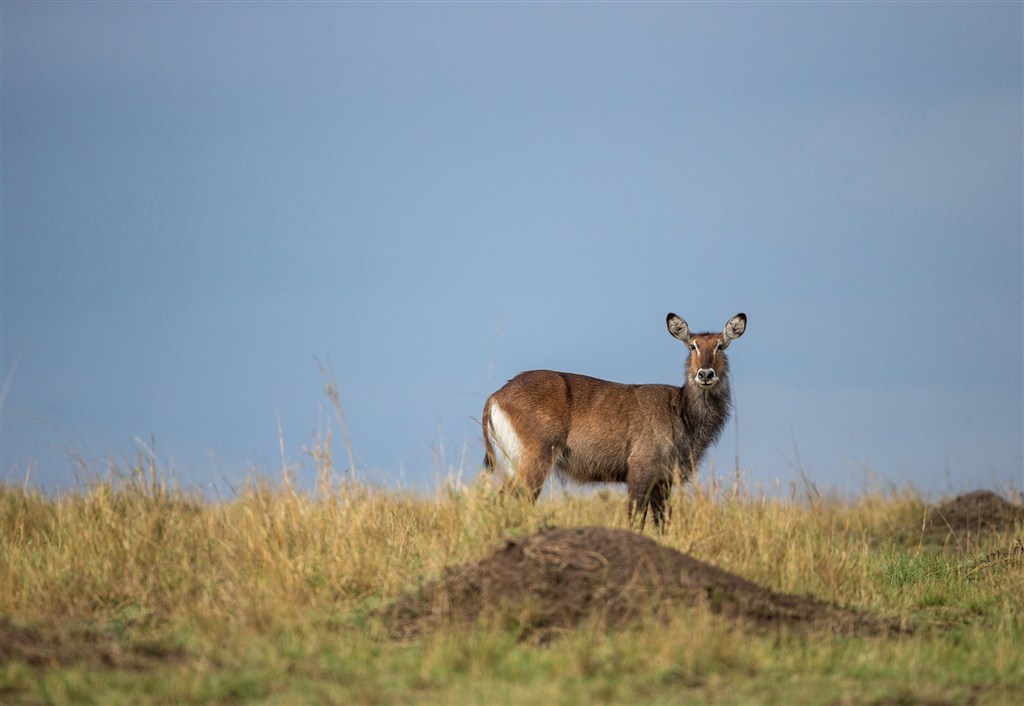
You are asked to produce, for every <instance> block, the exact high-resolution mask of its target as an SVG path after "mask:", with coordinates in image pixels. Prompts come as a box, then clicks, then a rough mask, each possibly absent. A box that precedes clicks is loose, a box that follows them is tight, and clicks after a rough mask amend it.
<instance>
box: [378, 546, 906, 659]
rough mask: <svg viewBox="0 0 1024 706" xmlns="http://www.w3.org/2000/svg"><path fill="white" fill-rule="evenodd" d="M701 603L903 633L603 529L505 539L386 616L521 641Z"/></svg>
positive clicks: (616, 624)
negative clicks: (493, 625)
mask: <svg viewBox="0 0 1024 706" xmlns="http://www.w3.org/2000/svg"><path fill="white" fill-rule="evenodd" d="M699 603H704V604H706V605H707V606H709V607H710V609H711V610H712V611H713V612H715V613H720V614H723V615H725V616H727V617H730V618H736V619H742V620H745V621H747V622H752V623H754V624H758V625H771V624H804V625H809V626H813V627H815V628H819V629H825V630H829V631H832V632H838V633H862V634H878V633H885V632H892V631H898V630H899V629H900V628H899V627H898V626H897V625H896V624H894V623H890V622H886V621H882V620H879V619H877V618H875V617H872V616H869V615H865V614H862V613H857V612H855V611H852V610H848V609H844V608H840V607H838V606H835V605H832V604H830V603H825V602H823V601H819V600H817V599H815V598H812V597H810V596H795V595H788V594H782V593H775V592H774V591H771V590H769V589H767V588H763V587H761V586H758V585H756V584H754V583H752V582H750V581H747V580H746V579H744V578H742V577H740V576H737V575H735V574H731V573H729V572H728V571H723V570H722V569H719V568H717V567H714V566H711V565H710V564H706V563H704V562H702V561H699V560H697V559H694V558H693V557H690V556H688V555H686V554H683V553H681V552H678V551H675V550H674V549H670V548H668V547H663V546H661V545H660V544H658V543H657V542H655V541H653V540H652V539H649V538H647V537H644V536H642V535H640V534H637V533H635V532H630V531H627V530H621V529H611V528H606V527H582V528H572V529H552V530H543V531H540V532H537V533H535V534H532V535H529V536H526V537H520V538H516V539H510V540H508V541H506V542H505V544H504V545H503V546H501V547H499V548H498V549H497V550H496V551H494V552H493V553H492V554H491V555H489V556H487V557H485V558H483V559H481V560H480V561H477V562H475V563H472V564H466V565H463V566H459V567H456V568H452V569H448V570H447V571H446V572H445V574H444V576H442V577H441V578H440V579H439V580H437V581H434V582H431V583H428V584H427V585H425V586H424V587H423V588H422V589H421V590H420V591H419V592H417V593H415V594H412V595H409V596H406V597H404V598H402V599H400V600H398V601H397V602H396V603H394V604H392V605H391V606H390V607H389V608H388V609H387V610H386V611H385V616H384V617H385V622H386V623H387V624H388V626H389V628H390V629H391V630H392V632H393V634H395V635H396V636H397V637H400V638H405V637H412V636H415V635H417V634H420V633H421V632H423V631H425V630H427V629H431V628H436V627H440V626H442V625H444V624H456V625H460V624H461V625H468V624H472V623H474V622H476V621H477V620H480V619H485V620H487V619H490V620H502V621H504V622H505V623H506V624H509V626H510V627H514V628H515V629H516V630H518V631H519V634H520V636H521V637H522V638H523V639H537V638H538V637H539V639H541V640H543V639H545V638H546V637H547V636H549V635H551V634H552V633H554V632H557V631H558V630H564V629H570V628H573V627H575V626H577V625H579V624H580V623H582V622H583V621H585V620H588V619H595V618H596V619H598V620H600V621H601V622H602V623H603V624H604V625H606V626H607V627H609V628H611V629H617V628H622V627H624V626H626V625H628V624H629V623H632V622H634V621H636V620H639V619H641V618H643V617H645V616H647V615H655V616H659V617H662V618H667V617H669V615H670V614H671V613H673V612H678V608H679V607H680V606H694V605H697V604H699Z"/></svg>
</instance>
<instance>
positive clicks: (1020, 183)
mask: <svg viewBox="0 0 1024 706" xmlns="http://www.w3.org/2000/svg"><path fill="white" fill-rule="evenodd" d="M1022 8H1024V6H1022V5H1021V4H1020V3H941V4H938V3H906V4H902V3H880V4H879V3H820V4H804V3H792V4H773V3H756V4H753V3H728V4H725V3H723V4H717V3H707V4H703V3H680V4H675V3H652V4H639V3H629V4H619V3H605V4H588V3H564V4H539V3H507V4H506V3H480V4H462V3H455V4H446V3H445V4H442V3H438V4H434V3H394V4H377V3H370V4H350V3H173V2H172V3H63V2H54V3H20V2H4V3H3V4H2V6H0V20H2V22H0V32H2V47H0V52H2V66H0V71H2V75H0V78H2V84H0V149H2V160H0V197H2V209H0V237H2V240H0V256H2V258H0V275H2V282H0V314H2V319H0V371H2V375H3V379H4V385H5V387H4V397H3V407H2V417H0V421H2V430H0V441H2V459H0V471H2V477H3V479H4V480H6V481H9V482H20V481H21V480H22V479H23V478H24V477H25V476H26V473H30V475H31V478H32V479H33V480H34V481H35V482H37V483H39V484H41V485H44V486H46V487H51V488H52V487H62V486H69V485H71V484H73V483H74V482H75V479H76V478H77V477H78V476H79V475H80V470H79V467H78V462H77V461H76V459H81V460H84V461H85V463H87V464H88V465H89V467H90V468H91V469H94V470H95V471H99V472H102V470H103V469H104V468H105V467H106V462H107V460H108V459H111V458H114V459H121V458H124V457H132V456H134V454H135V451H136V449H138V448H140V446H141V445H143V444H145V445H148V444H149V443H150V440H151V439H152V438H155V440H156V447H157V454H158V456H159V458H160V461H161V463H162V464H163V465H164V466H165V467H169V468H170V469H172V470H173V472H174V473H175V474H176V475H177V476H178V477H179V478H181V479H183V480H184V481H185V482H187V483H190V484H195V485H198V486H204V487H208V486H209V485H210V484H217V485H219V486H220V487H224V485H225V484H228V485H230V484H237V483H238V482H240V481H241V480H242V479H243V478H244V477H245V476H246V475H248V474H252V473H267V474H270V475H275V474H277V471H278V469H279V468H280V465H281V460H280V450H279V443H280V442H282V441H283V444H284V449H285V456H286V458H287V460H288V462H289V463H293V464H295V465H297V466H298V467H299V471H298V474H299V476H300V477H301V478H303V479H305V480H308V479H310V478H312V476H313V470H312V464H311V463H310V461H309V458H308V456H307V455H306V454H305V453H304V451H303V449H305V448H309V447H310V446H312V445H313V443H314V439H315V437H316V434H317V429H318V427H319V425H320V424H321V420H327V419H328V418H330V417H332V416H333V410H332V408H331V404H330V401H329V400H328V399H327V398H326V396H325V394H324V392H323V381H322V379H321V375H320V370H319V367H318V363H317V361H318V360H319V361H321V362H326V361H327V360H330V362H331V365H332V366H333V369H334V372H335V375H336V379H337V383H338V388H339V392H340V397H341V401H342V403H343V405H344V410H345V417H346V423H347V425H346V426H347V431H348V434H349V436H350V438H351V442H352V448H353V451H354V453H355V456H356V461H357V466H358V468H359V471H360V473H361V474H362V475H363V476H364V477H370V478H373V479H375V480H376V481H378V482H380V483H383V484H385V485H388V486H394V485H397V484H399V483H400V484H402V485H403V486H406V487H419V488H431V487H433V485H434V484H435V481H436V478H437V477H438V475H439V474H441V475H444V474H447V473H448V472H449V471H450V470H451V469H453V468H455V469H458V468H459V467H461V468H462V469H463V474H464V476H465V477H466V479H472V477H474V476H475V473H476V471H477V468H478V466H479V462H480V459H481V458H482V446H481V443H480V440H479V429H478V427H477V423H476V421H475V420H476V419H478V418H479V415H480V410H481V408H482V405H483V401H484V399H485V398H486V396H487V394H488V393H489V392H491V391H493V390H494V389H496V388H497V387H499V386H500V385H501V384H503V383H504V381H505V380H507V379H508V378H510V377H512V376H513V375H515V374H516V373H518V372H519V371H521V370H526V369H532V368H553V369H560V370H571V371H575V372H581V373H586V374H590V375H595V376H598V377H604V378H607V379H612V380H618V381H623V382H665V383H677V384H678V383H681V381H682V367H683V364H684V360H683V358H684V351H683V349H682V346H681V345H680V344H679V343H678V342H677V341H675V340H673V339H672V338H671V337H670V336H669V334H668V333H667V331H666V330H665V324H664V319H665V315H666V313H668V312H669V311H674V312H676V313H678V314H680V315H682V316H683V317H684V318H686V319H687V320H688V321H689V322H690V324H691V326H692V327H693V328H695V329H697V330H707V329H712V330H719V329H720V328H721V327H722V326H723V325H724V324H725V321H726V320H727V319H728V318H729V317H730V316H731V315H733V314H735V313H736V312H739V311H744V312H746V313H747V315H748V317H749V325H748V328H747V333H746V335H745V336H744V338H743V339H742V340H740V341H738V342H737V343H736V344H735V345H734V346H732V347H731V348H730V358H731V362H732V371H733V375H734V389H735V393H736V399H737V404H738V411H739V420H740V423H739V430H738V433H737V431H736V430H735V428H734V427H732V426H730V428H729V430H728V431H727V432H726V433H725V434H724V435H723V439H722V441H721V442H720V443H719V445H718V447H717V449H716V450H715V451H714V452H713V454H712V455H711V458H710V459H709V462H710V463H713V464H714V466H715V468H716V469H718V470H720V471H724V472H728V473H731V472H732V469H733V466H734V457H735V453H736V449H737V446H738V449H739V453H740V465H741V469H742V470H743V472H744V474H745V475H746V477H747V478H748V480H749V481H751V482H752V483H755V484H762V485H764V486H766V487H769V488H771V487H774V485H775V484H776V483H779V484H780V485H781V487H783V488H786V487H788V484H789V482H790V481H792V480H794V479H796V478H798V477H799V475H800V473H801V472H802V473H803V474H804V475H805V476H806V477H808V478H809V479H811V480H813V481H814V482H816V483H817V484H818V485H819V486H820V487H833V488H837V489H839V490H856V489H858V488H860V487H862V486H863V484H864V480H865V477H866V475H867V474H870V475H871V476H872V477H874V478H876V479H878V480H879V481H880V482H882V483H883V484H888V483H892V484H896V485H903V484H905V483H908V482H909V483H913V484H914V485H916V486H917V487H918V488H920V489H922V490H924V491H926V492H929V493H944V492H951V491H956V490H961V489H966V488H973V487H981V486H985V487H1004V488H1005V487H1014V488H1018V489H1019V488H1021V486H1024V470H1022V468H1024V450H1022V447H1024V441H1022V435H1024V431H1022V429H1024V411H1022V408H1024V403H1022V399H1024V370H1022V368H1024V362H1022V361H1024V223H1022V218H1024V217H1022V213H1024V196H1022V194H1024V176H1022V163H1024V159H1022V132H1024V128H1022V126H1024V97H1022V86H1024V68H1022V67H1024V50H1022V32H1021V26H1022V22H1024V17H1022V12H1024V10H1022ZM279 429H280V434H279ZM334 430H335V432H336V434H337V432H338V427H337V422H336V421H335V422H334ZM337 442H338V445H339V447H338V448H336V453H337V455H338V458H339V465H341V466H344V465H345V462H344V461H343V460H341V459H342V457H343V456H344V454H343V453H341V449H340V435H339V438H338V439H337Z"/></svg>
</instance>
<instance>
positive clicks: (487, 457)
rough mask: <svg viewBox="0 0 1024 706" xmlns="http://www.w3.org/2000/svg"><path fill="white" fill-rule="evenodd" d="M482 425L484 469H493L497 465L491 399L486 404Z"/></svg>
mask: <svg viewBox="0 0 1024 706" xmlns="http://www.w3.org/2000/svg"><path fill="white" fill-rule="evenodd" d="M480 425H481V426H482V427H483V429H484V469H485V470H487V471H493V470H494V465H495V459H494V446H493V445H492V444H491V400H490V399H488V400H487V402H486V404H484V414H483V418H482V419H481V422H480Z"/></svg>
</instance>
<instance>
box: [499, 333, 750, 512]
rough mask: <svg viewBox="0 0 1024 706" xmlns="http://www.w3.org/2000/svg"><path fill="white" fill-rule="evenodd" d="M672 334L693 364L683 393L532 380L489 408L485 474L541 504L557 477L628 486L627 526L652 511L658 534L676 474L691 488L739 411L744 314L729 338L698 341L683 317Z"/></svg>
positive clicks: (551, 376)
mask: <svg viewBox="0 0 1024 706" xmlns="http://www.w3.org/2000/svg"><path fill="white" fill-rule="evenodd" d="M666 324H667V325H668V332H669V333H670V334H671V335H672V336H673V337H675V338H677V339H679V340H680V341H682V342H683V344H684V345H685V346H686V347H687V349H688V354H689V359H688V362H687V366H686V378H685V380H684V381H683V385H682V386H681V387H674V386H672V385H656V384H655V385H627V384H622V383H617V382H610V381H608V380H599V379H597V378H593V377H589V376H586V375H579V374H576V373H560V372H554V371H551V370H530V371H527V372H524V373H520V374H519V375H517V376H515V377H514V378H512V379H511V380H509V381H508V382H507V383H506V384H505V386H504V387H502V388H501V389H500V390H498V391H497V392H495V393H494V394H492V395H491V396H490V397H488V398H487V402H486V403H485V404H484V411H483V417H482V419H481V422H482V426H483V434H484V451H485V455H484V466H485V469H486V470H487V471H490V472H493V471H494V469H495V468H496V467H497V466H498V461H499V459H498V456H497V454H496V453H495V447H497V450H498V452H500V454H501V459H500V460H501V464H502V466H503V467H504V469H505V481H504V484H503V486H502V492H506V491H511V492H515V493H517V494H525V495H526V496H527V497H530V498H531V499H532V500H534V501H535V500H536V499H537V496H538V495H540V491H541V488H542V487H543V486H544V481H545V480H546V479H547V477H548V475H549V474H550V472H551V470H552V469H556V470H557V471H558V472H560V473H562V474H563V475H565V476H567V477H569V478H571V479H573V480H576V481H578V482H582V483H625V484H626V488H627V491H628V494H629V517H630V520H631V521H632V520H633V519H634V516H635V514H636V513H640V529H641V530H643V527H644V524H645V523H646V520H647V512H648V509H650V512H651V514H652V515H653V517H654V523H655V526H656V527H659V528H661V527H662V526H663V524H664V521H665V503H666V501H667V500H668V498H669V496H670V494H671V491H672V481H673V478H674V477H675V475H676V474H679V476H680V478H681V479H682V480H683V481H685V480H686V479H687V478H688V477H689V475H690V474H691V473H692V472H694V471H695V470H696V468H697V465H698V464H699V463H700V462H701V459H702V458H703V456H704V453H705V452H706V451H707V449H708V447H709V446H711V445H712V444H713V443H714V442H715V441H716V439H717V438H718V436H719V434H721V433H722V429H723V427H724V426H725V422H726V419H728V416H729V409H730V406H731V403H732V396H731V390H730V388H729V361H728V360H727V359H726V356H725V349H726V348H728V347H729V344H730V343H732V342H733V341H734V340H736V339H737V338H739V337H740V336H742V335H743V332H744V330H745V329H746V327H747V316H746V314H737V315H736V316H734V317H732V318H731V319H729V321H728V323H726V325H725V329H723V331H722V333H691V331H690V327H689V325H688V324H687V323H686V321H684V320H683V319H681V318H680V317H678V316H676V315H675V314H669V315H668V317H667V318H666Z"/></svg>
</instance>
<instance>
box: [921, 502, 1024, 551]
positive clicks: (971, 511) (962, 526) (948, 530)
mask: <svg viewBox="0 0 1024 706" xmlns="http://www.w3.org/2000/svg"><path fill="white" fill-rule="evenodd" d="M1017 523H1024V506H1021V505H1015V504H1014V503H1011V502H1009V501H1008V500H1006V499H1005V498H1003V497H1002V496H1001V495H998V494H996V493H993V492H991V491H988V490H975V491H973V492H970V493H965V494H964V495H959V496H957V497H955V498H953V499H952V500H947V501H946V502H944V503H942V504H940V505H936V506H934V507H932V508H930V509H929V511H928V514H927V517H926V519H925V524H924V538H925V540H927V541H932V542H949V541H963V540H965V539H966V538H968V537H971V536H973V537H977V536H978V535H980V534H983V533H986V532H1006V531H1010V530H1012V529H1013V528H1014V527H1015V526H1016V525H1017Z"/></svg>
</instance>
